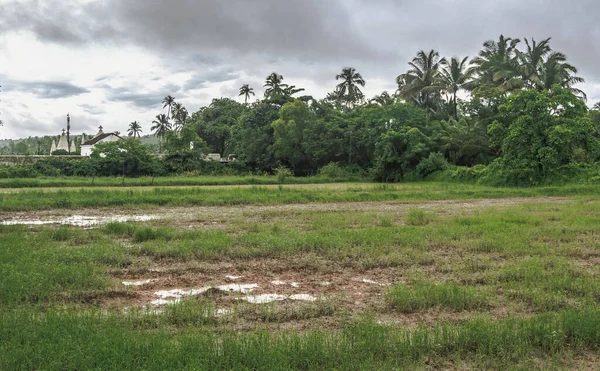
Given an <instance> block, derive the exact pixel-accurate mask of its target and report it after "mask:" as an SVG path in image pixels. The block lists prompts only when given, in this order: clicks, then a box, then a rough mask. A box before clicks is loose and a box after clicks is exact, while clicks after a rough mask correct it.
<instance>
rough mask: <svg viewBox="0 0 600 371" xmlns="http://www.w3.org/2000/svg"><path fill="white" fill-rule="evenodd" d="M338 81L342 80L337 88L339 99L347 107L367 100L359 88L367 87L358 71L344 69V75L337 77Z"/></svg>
mask: <svg viewBox="0 0 600 371" xmlns="http://www.w3.org/2000/svg"><path fill="white" fill-rule="evenodd" d="M335 79H336V80H342V82H341V83H339V84H338V85H337V86H336V90H337V92H338V93H337V95H338V97H339V99H341V101H342V102H343V103H345V104H346V105H347V106H354V105H355V104H357V103H360V102H362V101H363V99H364V98H365V95H364V94H363V92H362V91H361V90H360V88H359V86H363V87H364V86H365V84H366V83H365V80H364V79H363V77H362V76H361V74H360V73H358V72H356V69H354V68H352V67H344V68H342V73H340V74H338V75H335Z"/></svg>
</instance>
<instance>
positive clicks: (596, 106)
mask: <svg viewBox="0 0 600 371" xmlns="http://www.w3.org/2000/svg"><path fill="white" fill-rule="evenodd" d="M592 109H593V110H596V111H600V102H598V103H596V104H594V106H593V107H592Z"/></svg>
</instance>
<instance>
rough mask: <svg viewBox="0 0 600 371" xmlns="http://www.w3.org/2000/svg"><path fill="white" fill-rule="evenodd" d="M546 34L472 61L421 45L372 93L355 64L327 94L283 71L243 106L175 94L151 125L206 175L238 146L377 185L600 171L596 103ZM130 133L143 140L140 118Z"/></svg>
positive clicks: (496, 46) (186, 165)
mask: <svg viewBox="0 0 600 371" xmlns="http://www.w3.org/2000/svg"><path fill="white" fill-rule="evenodd" d="M550 42H551V39H549V38H548V39H544V40H541V41H536V40H534V39H524V40H519V39H516V38H510V37H505V36H502V35H501V36H500V37H499V38H498V39H497V40H490V41H486V42H485V43H484V44H483V47H482V49H481V50H480V52H479V53H478V55H476V56H475V57H474V58H469V57H466V56H463V57H457V56H453V57H449V58H448V57H441V56H440V54H439V53H438V52H437V51H435V50H430V51H419V52H418V53H417V54H416V56H415V57H414V58H413V59H412V60H411V61H410V62H409V63H408V69H407V70H406V71H405V72H403V73H400V74H399V75H398V76H397V78H396V85H397V89H396V91H394V92H387V91H384V92H382V93H381V94H379V95H377V96H375V97H372V98H371V99H368V98H366V97H365V95H364V93H363V92H362V89H363V88H364V87H365V86H366V84H367V82H366V81H365V79H364V78H363V77H362V75H361V74H360V73H359V72H358V71H357V70H356V69H355V68H352V67H345V68H343V69H342V70H341V72H340V73H339V74H337V75H336V76H334V77H335V80H336V85H335V86H334V87H333V89H332V91H331V92H330V93H328V94H327V95H326V97H325V98H323V99H316V98H314V97H313V96H311V95H306V93H305V90H304V89H303V88H301V87H297V86H295V85H291V84H288V83H287V81H286V80H285V79H284V77H283V76H282V75H280V74H278V73H276V72H273V73H271V74H270V75H269V76H267V77H266V79H265V83H264V88H265V89H264V95H263V97H261V98H258V99H256V93H255V92H254V89H253V88H252V87H251V86H249V85H248V84H244V85H242V86H241V87H240V89H239V95H238V96H239V97H242V98H243V100H244V103H239V102H237V101H236V100H234V99H231V98H215V99H213V101H212V102H211V103H210V104H209V105H208V106H205V107H202V108H200V109H199V110H197V111H196V112H193V113H189V112H188V110H187V109H186V108H185V107H184V106H183V105H182V104H181V103H179V102H178V101H177V100H176V98H175V97H173V96H171V95H168V96H166V97H165V98H164V99H163V102H162V103H163V109H164V110H165V111H164V112H163V113H160V114H158V115H156V118H155V119H154V120H153V122H152V126H151V128H150V132H151V133H152V134H154V135H156V136H157V137H158V139H159V146H158V152H159V153H160V154H161V165H160V166H161V168H162V169H163V170H162V171H163V172H166V173H182V172H193V171H198V170H199V169H202V168H204V167H205V166H206V164H205V163H206V161H204V156H205V155H206V154H207V153H218V154H220V155H222V156H228V155H230V154H235V155H236V157H237V159H238V161H237V164H236V165H235V168H236V169H238V170H240V171H246V172H254V173H263V172H272V171H273V169H275V168H278V167H285V168H288V169H289V170H290V171H292V172H293V173H294V174H296V175H310V174H315V173H317V172H318V171H319V169H322V168H324V167H326V166H329V167H328V168H331V166H335V167H337V168H339V169H341V170H342V171H345V172H347V173H352V174H362V175H364V176H369V177H371V178H373V179H376V180H379V181H400V180H410V179H422V178H426V177H430V176H431V175H432V174H435V173H444V174H446V175H448V174H449V176H452V177H458V178H461V177H464V178H470V179H477V178H483V177H487V178H488V179H495V181H496V182H497V183H502V182H504V183H512V184H539V183H542V182H547V181H555V180H557V179H568V178H572V176H573V174H574V173H577V172H580V171H582V170H581V169H587V170H585V171H588V170H589V169H597V168H598V159H599V157H600V146H599V144H598V138H599V137H600V103H598V104H596V105H595V106H593V108H592V109H591V110H589V109H588V108H587V106H586V103H585V101H586V99H587V97H586V95H585V93H584V92H583V91H581V90H579V89H578V88H577V85H578V84H579V83H582V82H584V79H583V78H582V77H580V76H578V75H577V73H578V71H577V68H576V67H575V66H573V65H572V64H570V63H569V62H568V60H567V57H566V56H565V54H563V53H561V52H558V51H554V50H553V49H552V48H551V45H550ZM332 77H333V76H332ZM253 98H254V101H252V99H253ZM128 134H129V136H130V137H131V138H132V139H137V138H139V137H140V135H141V134H142V126H141V124H140V123H139V122H137V121H134V122H132V123H131V124H130V125H129V129H128ZM330 164H333V165H330ZM594 171H595V170H594Z"/></svg>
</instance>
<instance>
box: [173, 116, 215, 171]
mask: <svg viewBox="0 0 600 371" xmlns="http://www.w3.org/2000/svg"><path fill="white" fill-rule="evenodd" d="M208 151H209V148H208V145H207V144H206V142H204V141H203V140H202V138H200V137H199V136H198V134H197V133H196V131H195V130H194V128H193V127H192V125H184V126H183V127H182V129H181V131H180V132H179V133H175V132H173V131H170V132H168V133H167V141H166V144H165V152H166V156H165V157H164V164H165V168H166V169H167V171H168V172H171V173H182V172H187V171H194V170H198V169H199V168H201V165H202V161H204V155H205V154H207V153H208Z"/></svg>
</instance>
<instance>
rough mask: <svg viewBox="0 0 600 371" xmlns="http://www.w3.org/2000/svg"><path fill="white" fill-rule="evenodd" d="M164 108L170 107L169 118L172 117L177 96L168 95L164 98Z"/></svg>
mask: <svg viewBox="0 0 600 371" xmlns="http://www.w3.org/2000/svg"><path fill="white" fill-rule="evenodd" d="M162 103H163V108H166V107H169V110H168V111H167V120H168V119H170V118H171V109H172V108H173V104H175V97H172V96H170V95H167V96H166V97H164V98H163V101H162Z"/></svg>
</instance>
